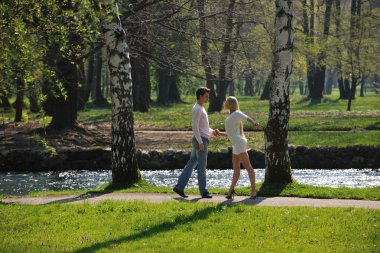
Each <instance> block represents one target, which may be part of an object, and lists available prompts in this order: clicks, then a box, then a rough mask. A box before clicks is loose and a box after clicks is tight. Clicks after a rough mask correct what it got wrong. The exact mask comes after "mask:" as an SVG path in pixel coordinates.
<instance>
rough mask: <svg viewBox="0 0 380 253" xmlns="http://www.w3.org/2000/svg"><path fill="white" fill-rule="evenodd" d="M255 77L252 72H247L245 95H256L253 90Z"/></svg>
mask: <svg viewBox="0 0 380 253" xmlns="http://www.w3.org/2000/svg"><path fill="white" fill-rule="evenodd" d="M253 83H254V78H253V74H252V73H247V74H246V75H245V86H244V96H251V97H252V96H254V95H255V94H254V92H253Z"/></svg>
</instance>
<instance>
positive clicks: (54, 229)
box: [0, 201, 380, 253]
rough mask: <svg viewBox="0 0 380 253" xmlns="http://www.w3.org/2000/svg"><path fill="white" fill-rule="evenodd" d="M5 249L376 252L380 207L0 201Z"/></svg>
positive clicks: (46, 250) (27, 250) (1, 229)
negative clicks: (27, 202) (38, 204)
mask: <svg viewBox="0 0 380 253" xmlns="http://www.w3.org/2000/svg"><path fill="white" fill-rule="evenodd" d="M0 217H1V219H0V233H1V235H2V236H1V237H0V245H1V251H2V252H4V253H5V252H15V251H16V252H65V251H68V252H237V251H238V252H376V251H377V249H378V245H379V243H380V236H379V233H378V231H379V225H380V224H379V219H380V211H378V210H371V209H360V208H308V207H254V206H244V205H237V206H226V205H223V204H210V203H209V204H208V203H177V202H168V203H161V204H152V203H143V202H111V201H106V202H102V203H99V204H96V205H89V204H79V205H69V204H52V205H40V206H21V205H5V204H0Z"/></svg>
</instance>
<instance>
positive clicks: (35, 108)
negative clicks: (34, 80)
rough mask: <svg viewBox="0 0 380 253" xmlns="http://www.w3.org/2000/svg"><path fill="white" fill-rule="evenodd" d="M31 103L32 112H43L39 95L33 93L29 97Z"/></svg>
mask: <svg viewBox="0 0 380 253" xmlns="http://www.w3.org/2000/svg"><path fill="white" fill-rule="evenodd" d="M28 98H29V103H30V106H29V108H30V111H31V112H33V113H37V112H39V111H40V110H41V103H40V101H39V100H38V95H37V94H36V92H35V91H31V92H30V93H29V95H28Z"/></svg>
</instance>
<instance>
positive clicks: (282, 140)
mask: <svg viewBox="0 0 380 253" xmlns="http://www.w3.org/2000/svg"><path fill="white" fill-rule="evenodd" d="M293 8H294V7H293V1H291V0H276V18H275V41H274V47H273V56H274V57H273V66H274V67H273V73H272V75H273V81H272V84H271V86H270V109H269V118H268V125H267V127H266V129H265V148H266V152H265V167H266V168H265V169H266V170H265V182H267V183H287V182H292V181H293V179H292V174H291V165H290V158H289V152H288V130H289V115H290V107H289V104H290V103H289V84H290V75H291V73H292V60H293V56H292V54H293V29H294V28H293V17H294V9H293Z"/></svg>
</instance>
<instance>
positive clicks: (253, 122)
mask: <svg viewBox="0 0 380 253" xmlns="http://www.w3.org/2000/svg"><path fill="white" fill-rule="evenodd" d="M247 120H248V122H249V123H251V124H252V125H254V126H258V125H259V123H257V121H256V120H254V119H252V118H250V117H248V118H247Z"/></svg>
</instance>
